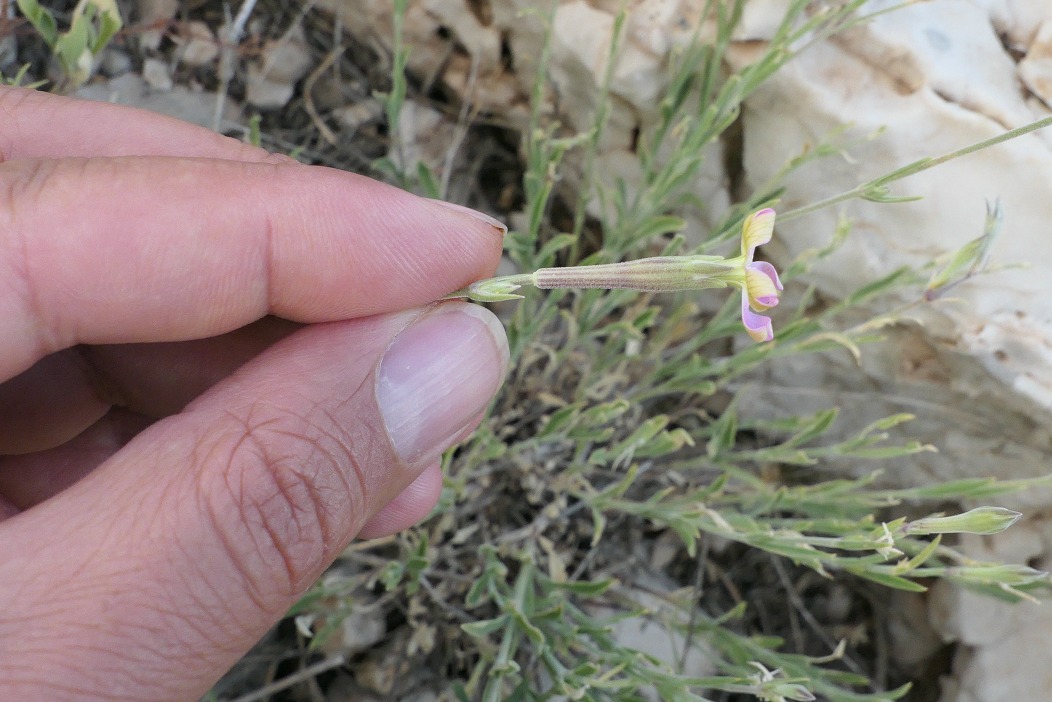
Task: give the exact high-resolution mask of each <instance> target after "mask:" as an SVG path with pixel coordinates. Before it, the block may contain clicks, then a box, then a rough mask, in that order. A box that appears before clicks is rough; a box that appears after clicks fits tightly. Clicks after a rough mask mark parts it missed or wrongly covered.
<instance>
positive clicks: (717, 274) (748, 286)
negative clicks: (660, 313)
mask: <svg viewBox="0 0 1052 702" xmlns="http://www.w3.org/2000/svg"><path fill="white" fill-rule="evenodd" d="M773 233H774V210H772V209H771V208H769V207H768V208H765V209H762V210H760V211H758V212H754V213H753V214H751V215H749V216H748V217H746V218H745V222H744V223H743V224H742V248H741V255H740V256H735V257H734V258H724V257H723V256H705V255H693V256H655V257H652V258H640V259H637V260H634V261H621V262H619V263H601V264H595V265H591V266H563V267H560V268H540V269H538V270H536V271H534V272H533V273H521V274H518V275H509V276H502V277H499V278H488V279H486V280H480V281H477V282H475V283H472V284H471V285H469V286H468V287H466V288H463V289H461V290H457V291H456V292H453V293H450V294H449V295H447V296H446V298H445V299H451V298H457V297H466V298H468V299H471V300H476V301H478V302H500V301H502V300H514V299H517V298H521V297H522V295H518V294H516V292H515V291H516V290H518V289H519V288H521V287H522V286H524V285H532V286H534V287H537V288H541V289H542V290H549V289H551V288H607V289H622V290H638V291H640V292H676V291H680V290H701V289H704V288H725V287H727V286H728V285H734V286H736V287H738V288H741V291H742V324H744V325H745V331H746V332H748V334H749V336H751V337H752V338H753V339H755V340H756V341H770V340H771V339H773V338H774V327H773V326H772V325H771V320H770V318H769V317H765V316H763V315H762V314H759V313H760V312H763V311H764V310H769V309H770V308H772V307H774V306H775V305H777V304H778V295H779V293H781V291H782V283H781V281H780V280H778V272H777V271H776V270H775V269H774V266H772V265H771V264H770V263H767V262H766V261H754V260H753V257H754V256H755V254H756V248H757V247H759V246H762V245H763V244H766V243H767V242H768V241H770V240H771V236H772V234H773Z"/></svg>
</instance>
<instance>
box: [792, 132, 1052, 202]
mask: <svg viewBox="0 0 1052 702" xmlns="http://www.w3.org/2000/svg"><path fill="white" fill-rule="evenodd" d="M1049 125H1052V116H1050V117H1045V118H1043V119H1039V120H1037V121H1036V122H1031V123H1030V124H1026V125H1023V126H1022V127H1018V128H1016V129H1012V130H1009V131H1007V132H1005V133H1003V134H998V135H997V136H995V137H991V138H989V139H985V140H983V141H980V142H977V143H975V144H971V145H969V146H965V147H964V148H961V149H957V150H956V151H951V152H949V153H947V154H943V155H942V156H936V157H928V158H922V159H919V160H917V161H914V162H913V163H909V164H907V165H905V166H903V167H902V168H899V169H897V170H894V171H892V172H891V173H888V174H887V175H883V176H880V177H879V178H874V179H873V180H870V181H867V182H865V183H862V184H861V185H856V186H855V187H854V188H851V189H850V190H846V191H844V192H842V193H839V194H837V195H833V196H831V197H827V198H826V199H824V200H819V201H818V202H814V203H811V204H810V205H804V206H803V207H798V208H796V209H795V210H789V211H788V212H781V213H779V215H778V220H779V221H780V222H787V221H789V220H791V219H796V218H797V217H803V216H804V215H808V214H811V213H812V212H817V211H818V210H821V209H825V208H826V207H830V206H832V205H836V204H838V203H841V202H844V201H845V200H851V199H853V198H856V197H864V196H865V195H866V193H867V192H878V193H879V192H882V191H883V192H886V186H887V185H888V184H889V183H894V182H895V181H896V180H902V179H903V178H906V177H908V176H911V175H915V174H917V173H920V172H921V171H926V170H928V169H929V168H934V167H935V166H939V165H942V164H944V163H946V162H947V161H952V160H953V159H955V158H960V157H961V156H967V155H968V154H970V153H974V152H976V151H981V150H983V149H986V148H989V147H991V146H996V145H997V144H1000V143H1002V142H1005V141H1009V140H1011V139H1015V138H1016V137H1020V136H1023V135H1024V134H1029V133H1030V132H1034V131H1037V130H1038V129H1044V128H1045V127H1047V126H1049ZM889 201H894V200H889Z"/></svg>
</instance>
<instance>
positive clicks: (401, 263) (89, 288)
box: [0, 157, 503, 378]
mask: <svg viewBox="0 0 1052 702" xmlns="http://www.w3.org/2000/svg"><path fill="white" fill-rule="evenodd" d="M502 233H503V227H502V225H500V224H499V223H497V222H496V221H495V220H492V219H490V218H486V217H485V216H484V215H479V214H478V213H470V212H468V211H464V210H459V209H452V208H450V207H448V206H445V205H444V203H438V202H435V201H431V200H427V199H424V198H420V197H417V196H414V195H411V194H409V193H406V192H404V191H401V190H398V189H396V188H393V187H390V186H387V185H384V184H382V183H379V182H376V181H373V180H371V179H368V178H364V177H362V176H357V175H354V174H351V173H345V172H342V171H336V170H332V169H327V168H321V167H307V166H302V165H299V164H262V163H243V162H236V161H226V160H209V159H175V158H134V157H133V158H117V159H69V160H42V161H10V162H8V163H6V164H2V165H0V378H9V377H12V376H13V375H15V374H17V373H19V372H21V371H22V370H25V369H26V368H28V367H29V366H30V365H32V364H33V363H34V362H35V361H36V360H38V359H40V358H42V357H43V356H45V355H47V354H49V353H52V352H54V351H57V350H59V349H62V348H66V347H69V346H72V345H74V344H78V343H125V342H150V341H179V340H186V339H194V338H203V337H207V336H213V335H215V334H220V333H223V332H227V331H230V330H232V329H235V328H237V327H240V326H242V325H244V324H247V323H249V322H251V321H253V320H255V319H259V318H260V317H262V316H264V315H267V314H274V315H278V316H280V317H284V318H287V319H291V320H294V321H299V322H323V321H334V320H340V319H348V318H352V317H359V316H365V315H372V314H377V313H381V312H389V311H395V310H401V309H407V308H409V307H414V306H418V305H422V304H425V303H427V302H430V301H432V300H435V299H437V298H438V297H441V296H442V295H443V294H445V293H447V292H449V291H451V290H454V289H456V288H458V287H462V286H463V285H466V284H467V283H469V282H471V281H472V280H477V279H478V278H480V277H485V276H486V275H488V274H490V273H491V272H492V271H493V269H494V268H495V267H496V265H497V263H498V261H499V257H500V251H501V239H502Z"/></svg>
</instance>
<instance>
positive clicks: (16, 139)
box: [0, 90, 33, 163]
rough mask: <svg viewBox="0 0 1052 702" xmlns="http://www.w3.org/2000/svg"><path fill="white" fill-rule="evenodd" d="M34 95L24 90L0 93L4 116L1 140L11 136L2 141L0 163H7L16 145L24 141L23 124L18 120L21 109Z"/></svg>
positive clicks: (0, 143)
mask: <svg viewBox="0 0 1052 702" xmlns="http://www.w3.org/2000/svg"><path fill="white" fill-rule="evenodd" d="M32 94H33V92H32V91H22V90H4V91H0V113H3V116H4V119H3V124H4V128H3V129H2V130H0V139H2V135H10V136H9V138H8V139H6V140H3V141H0V163H6V162H7V161H8V160H9V159H10V154H12V153H14V150H15V144H18V143H20V142H21V141H23V140H24V134H23V132H22V123H21V121H20V120H19V119H18V114H19V108H20V107H21V106H22V104H23V103H25V102H26V101H27V100H28V99H29V96H30V95H32Z"/></svg>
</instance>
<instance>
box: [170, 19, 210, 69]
mask: <svg viewBox="0 0 1052 702" xmlns="http://www.w3.org/2000/svg"><path fill="white" fill-rule="evenodd" d="M175 42H176V44H178V45H179V51H178V52H177V54H178V57H179V61H180V62H181V63H183V64H185V65H187V66H190V67H193V68H197V67H199V66H207V65H208V64H210V63H212V62H213V61H215V60H216V59H217V58H218V57H219V42H218V41H217V40H216V37H215V34H213V33H212V30H211V29H210V28H209V27H208V25H207V24H205V23H204V22H201V21H197V20H195V21H193V22H187V23H186V24H185V25H184V26H183V28H182V32H180V34H178V35H176V36H175Z"/></svg>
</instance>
